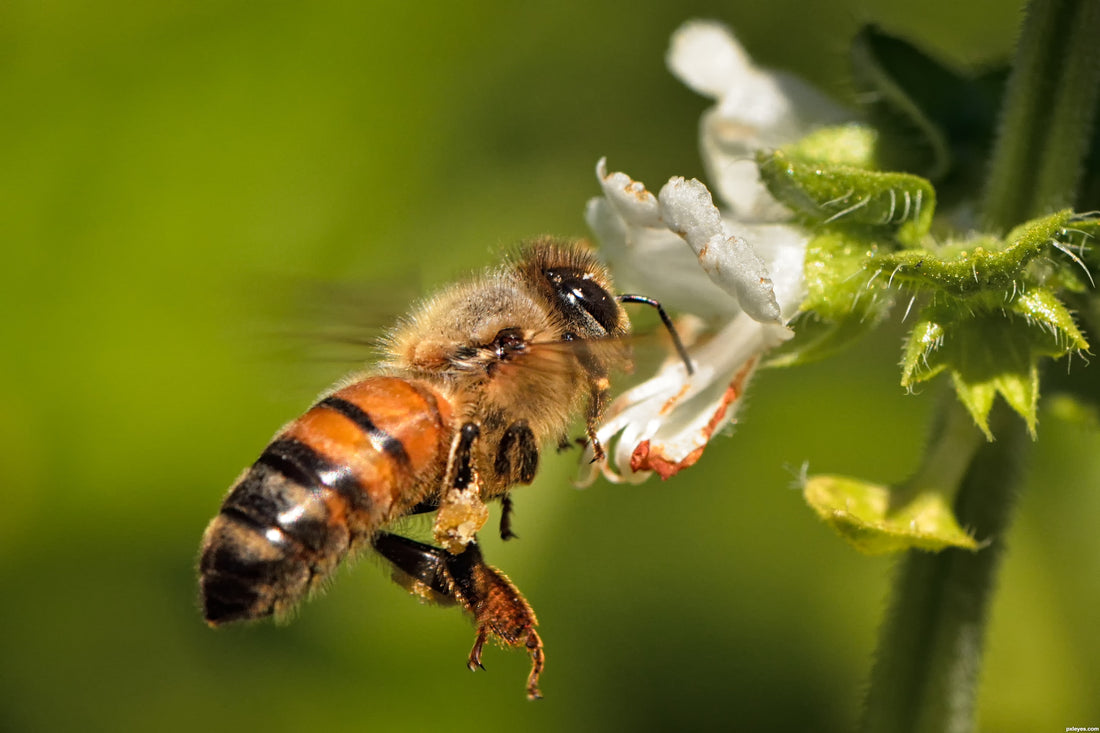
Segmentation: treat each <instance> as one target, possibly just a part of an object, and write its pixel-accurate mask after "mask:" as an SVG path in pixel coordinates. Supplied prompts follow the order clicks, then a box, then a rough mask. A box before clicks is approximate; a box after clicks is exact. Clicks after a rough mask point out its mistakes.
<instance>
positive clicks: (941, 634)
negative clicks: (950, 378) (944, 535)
mask: <svg viewBox="0 0 1100 733" xmlns="http://www.w3.org/2000/svg"><path fill="white" fill-rule="evenodd" d="M941 409H942V410H944V411H946V412H947V414H945V415H941V418H942V420H943V424H947V425H951V424H956V425H957V423H958V420H959V419H960V418H962V419H969V418H968V417H966V414H965V410H964V409H963V408H962V406H961V405H960V404H959V403H958V402H956V401H954V400H951V401H945V402H944V405H943V408H941ZM990 418H991V419H990V424H991V427H993V428H994V429H995V431H996V433H995V434H996V435H997V436H998V439H997V440H996V441H995V442H991V443H986V442H982V443H980V444H978V445H977V448H976V450H975V451H974V453H973V455H972V457H971V460H970V461H969V463H968V467H967V470H966V472H965V473H964V474H963V476H962V477H961V483H960V485H959V493H958V496H957V498H956V500H955V512H956V515H957V517H958V519H959V523H960V524H961V525H962V526H964V527H967V528H968V529H970V530H971V531H973V533H974V535H975V537H976V538H977V539H978V540H981V541H985V542H987V543H988V544H987V545H986V546H984V547H983V548H982V549H980V550H978V551H977V552H970V551H968V550H957V549H952V550H944V551H943V552H940V553H936V554H931V553H924V552H918V551H910V552H909V553H908V554H907V555H906V556H905V558H904V559H903V560H902V561H901V563H900V566H899V568H898V572H897V576H896V578H895V581H894V590H893V598H892V601H891V608H890V612H889V615H888V617H887V620H886V623H885V624H884V626H883V628H882V632H881V635H880V638H879V646H878V651H877V657H876V659H875V665H874V669H873V670H872V676H871V686H870V689H869V690H868V694H867V701H866V707H865V709H864V719H863V730H864V731H868V732H870V731H896V732H897V733H917V732H920V733H925V732H931V731H936V732H937V733H939V732H942V731H949V732H951V733H963V732H964V731H969V730H970V729H971V727H972V726H973V719H974V708H975V700H976V697H977V689H978V675H979V672H980V670H981V658H982V645H983V641H984V636H985V626H986V620H987V617H988V612H989V604H990V600H991V598H992V596H993V590H994V586H995V580H996V575H997V569H998V567H999V565H1000V559H1001V556H1002V554H1003V551H1004V542H1005V539H1004V538H1005V533H1006V531H1007V529H1008V525H1009V522H1010V519H1011V514H1012V512H1011V507H1012V505H1013V496H1014V494H1015V487H1016V484H1017V481H1018V478H1019V471H1018V470H1017V469H1018V466H1019V464H1020V462H1021V461H1022V459H1023V456H1024V454H1025V452H1026V448H1027V446H1028V445H1029V444H1030V441H1029V440H1027V427H1026V425H1025V424H1024V422H1023V421H1022V420H1020V419H1019V418H1018V417H1016V416H1015V415H1014V414H1011V412H1010V410H1008V409H1007V408H1006V407H1004V406H1003V405H998V406H997V407H996V408H995V409H994V410H993V413H992V415H991V416H990ZM971 430H973V432H974V433H976V434H978V435H980V433H978V430H977V428H976V427H973V425H971ZM965 442H969V441H965Z"/></svg>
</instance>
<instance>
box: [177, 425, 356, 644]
mask: <svg viewBox="0 0 1100 733" xmlns="http://www.w3.org/2000/svg"><path fill="white" fill-rule="evenodd" d="M303 449H305V450H306V451H308V450H309V448H308V446H297V447H291V446H288V445H286V444H284V442H283V441H276V442H275V443H272V445H271V446H269V447H268V449H267V450H266V451H265V452H264V454H263V456H261V458H260V460H259V461H257V462H256V464H255V465H254V466H253V467H252V468H251V469H249V471H248V473H246V474H245V475H244V477H243V478H242V479H241V480H240V481H239V482H238V483H237V484H236V485H235V486H234V488H233V489H232V491H230V494H229V496H228V497H227V498H226V500H225V503H224V504H223V505H222V510H221V513H220V514H219V515H218V516H217V517H216V518H215V519H214V521H213V522H211V524H210V527H209V528H208V529H207V531H206V537H205V538H204V542H203V552H202V557H201V559H200V561H199V570H200V573H201V575H202V597H203V611H204V613H205V616H206V621H207V622H208V623H210V624H214V625H217V624H221V623H226V622H229V621H237V620H245V619H254V618H260V617H263V616H269V615H273V614H274V615H275V616H282V615H285V614H286V612H288V611H289V610H290V609H291V608H293V607H294V605H295V604H296V603H297V602H298V601H299V600H301V599H302V598H303V597H304V596H305V595H306V594H307V593H308V592H309V591H310V590H311V589H312V588H313V587H315V586H316V585H317V584H318V583H319V582H320V581H321V580H322V579H323V578H324V577H325V576H327V575H328V574H329V572H331V570H332V569H333V568H334V567H335V566H336V565H337V564H338V563H339V561H340V560H341V559H342V558H343V557H344V556H345V555H346V554H347V552H348V549H349V548H350V545H351V536H350V532H349V530H348V526H347V523H346V522H343V521H339V520H338V519H337V518H335V517H333V513H332V512H331V511H330V509H329V507H328V506H327V505H326V502H325V501H324V499H323V495H320V494H319V493H318V492H317V491H316V490H314V489H312V488H311V487H310V484H309V483H307V482H305V481H301V480H299V478H300V477H299V476H296V475H295V473H294V470H293V469H292V468H291V467H293V466H296V465H297V464H295V463H293V462H291V459H290V458H288V456H293V455H295V452H301V451H302V450H303ZM299 458H300V456H299ZM272 464H274V466H275V467H273V465H272ZM298 468H300V466H299V467H298ZM334 519H337V521H333V520H334Z"/></svg>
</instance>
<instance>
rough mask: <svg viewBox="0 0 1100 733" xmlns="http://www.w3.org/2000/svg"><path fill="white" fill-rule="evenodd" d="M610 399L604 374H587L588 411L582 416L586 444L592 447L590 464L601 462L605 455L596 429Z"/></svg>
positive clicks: (608, 385) (609, 388)
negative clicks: (586, 439)
mask: <svg viewBox="0 0 1100 733" xmlns="http://www.w3.org/2000/svg"><path fill="white" fill-rule="evenodd" d="M610 397H611V381H610V380H609V379H608V378H607V374H606V373H592V372H590V373H589V382H588V409H587V411H586V412H585V415H584V432H585V435H587V436H588V442H589V444H590V445H591V446H592V463H596V462H597V461H602V460H603V459H604V457H605V456H606V454H605V453H604V449H603V444H602V443H600V439H599V438H598V437H597V436H596V429H597V428H598V427H599V426H600V417H601V416H602V415H603V410H604V407H606V406H607V403H608V401H609V400H610Z"/></svg>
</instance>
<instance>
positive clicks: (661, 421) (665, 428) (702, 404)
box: [579, 313, 791, 485]
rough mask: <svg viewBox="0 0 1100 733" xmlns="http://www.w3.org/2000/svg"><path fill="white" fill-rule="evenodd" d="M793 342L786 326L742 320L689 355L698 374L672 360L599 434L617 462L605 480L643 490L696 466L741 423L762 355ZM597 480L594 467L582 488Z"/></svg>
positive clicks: (618, 405) (618, 403) (608, 466)
mask: <svg viewBox="0 0 1100 733" xmlns="http://www.w3.org/2000/svg"><path fill="white" fill-rule="evenodd" d="M790 335H791V334H790V331H789V330H788V329H787V328H786V327H785V326H781V325H778V324H774V323H759V322H757V321H755V320H753V319H752V318H751V317H749V316H748V315H747V314H744V313H742V314H740V315H738V316H736V317H735V318H734V319H733V320H732V321H730V322H729V323H728V324H726V326H725V327H724V328H722V330H720V331H719V332H718V333H717V334H715V335H714V337H713V338H710V339H708V340H707V341H705V342H703V343H701V344H698V345H696V346H694V347H692V348H691V349H689V353H690V355H691V358H692V362H693V363H694V364H695V374H694V375H691V376H688V374H687V370H686V369H685V368H684V365H683V364H682V363H681V362H679V361H673V360H670V361H669V362H667V363H666V364H665V365H664V367H663V368H662V369H661V370H660V371H659V372H658V374H657V375H656V376H655V377H653V378H652V379H649V380H647V381H645V382H643V383H642V384H639V385H638V386H636V387H634V388H633V389H631V390H628V391H627V392H625V393H624V394H622V395H621V396H619V397H618V398H617V399H616V400H615V401H614V402H613V403H612V405H611V407H610V409H609V410H608V413H607V416H606V419H605V420H604V422H603V424H602V425H601V426H600V428H599V430H598V431H597V436H598V437H599V439H600V441H601V442H602V443H603V444H604V445H605V446H606V447H608V449H609V450H608V453H609V460H608V461H607V462H606V463H604V464H603V465H601V466H600V467H599V468H600V469H601V470H602V471H603V473H604V475H605V476H606V477H607V478H608V479H609V480H611V481H615V482H620V481H630V482H632V483H637V482H641V481H644V480H645V479H646V478H647V477H648V476H649V474H650V473H651V472H656V473H657V474H658V475H660V476H661V477H662V478H668V477H669V476H672V475H673V474H675V473H677V472H678V471H680V470H681V469H683V468H686V467H688V466H690V465H692V464H694V463H695V462H696V461H697V460H698V459H699V457H700V456H701V455H702V453H703V450H704V448H705V447H706V445H707V443H708V441H709V440H710V439H711V438H712V437H713V436H714V435H715V434H717V433H718V432H719V431H721V430H722V429H723V428H724V427H725V426H726V425H728V424H729V423H730V421H731V420H732V419H733V416H734V414H735V412H736V409H737V406H738V405H739V402H740V399H741V396H742V395H743V394H744V390H745V387H746V386H747V384H748V381H749V378H750V377H751V376H752V373H753V371H754V370H755V368H756V365H757V363H758V362H759V357H760V355H761V354H763V353H764V352H765V351H767V350H768V349H771V348H773V347H775V346H777V345H778V344H780V343H782V342H783V341H784V340H786V339H787V338H789V337H790ZM590 451H591V449H589V454H588V455H587V457H588V458H591V453H590ZM584 465H588V464H584ZM595 473H596V466H595V465H592V466H590V467H589V468H588V470H587V471H586V472H585V474H584V475H582V476H581V477H580V478H579V483H580V484H581V485H587V484H588V483H590V482H591V481H592V480H593V479H594V478H595Z"/></svg>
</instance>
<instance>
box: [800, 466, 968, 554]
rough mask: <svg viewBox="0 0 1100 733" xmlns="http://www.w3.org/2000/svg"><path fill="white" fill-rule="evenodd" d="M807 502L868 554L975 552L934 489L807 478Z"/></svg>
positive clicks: (945, 497) (946, 499) (947, 500)
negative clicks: (955, 550)
mask: <svg viewBox="0 0 1100 733" xmlns="http://www.w3.org/2000/svg"><path fill="white" fill-rule="evenodd" d="M803 496H804V497H805V499H806V503H808V504H809V505H810V507H811V508H812V509H813V510H814V511H815V512H817V515H818V516H819V517H821V518H822V519H823V520H824V521H825V523H826V524H828V525H829V526H831V527H832V528H833V529H835V530H836V531H837V532H838V533H839V534H840V536H841V537H843V538H844V539H845V540H847V541H848V543H849V544H851V545H852V546H853V547H855V548H856V549H857V550H859V551H860V552H862V553H864V554H867V555H882V554H886V553H891V552H901V551H903V550H909V549H917V550H927V551H933V552H934V551H939V550H943V549H945V548H948V547H959V548H963V549H966V550H978V549H980V548H981V545H980V544H979V543H978V542H977V541H976V540H975V539H974V538H973V537H971V536H970V535H969V534H967V533H966V532H965V531H963V529H962V527H960V526H959V523H958V522H957V521H956V519H955V515H954V513H953V512H952V510H951V499H950V498H949V496H948V495H946V494H945V493H943V492H940V491H937V490H935V489H924V490H921V491H910V490H907V489H906V488H904V487H899V488H893V487H889V486H883V485H882V484H874V483H870V482H867V481H861V480H859V479H855V478H850V477H847V476H833V475H819V476H810V477H809V478H808V479H807V480H806V483H805V486H804V487H803Z"/></svg>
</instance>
